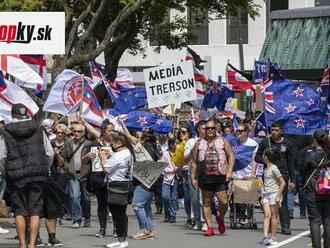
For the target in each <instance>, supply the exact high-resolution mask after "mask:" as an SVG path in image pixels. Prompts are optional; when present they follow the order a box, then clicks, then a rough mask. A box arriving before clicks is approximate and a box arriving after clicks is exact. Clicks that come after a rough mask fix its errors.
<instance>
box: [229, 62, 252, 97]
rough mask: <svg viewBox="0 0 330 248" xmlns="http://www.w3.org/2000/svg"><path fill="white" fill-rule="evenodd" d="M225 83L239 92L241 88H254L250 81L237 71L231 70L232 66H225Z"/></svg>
mask: <svg viewBox="0 0 330 248" xmlns="http://www.w3.org/2000/svg"><path fill="white" fill-rule="evenodd" d="M226 74H227V83H228V84H229V85H231V86H232V89H233V91H234V92H235V93H240V92H242V91H243V90H248V89H251V90H254V89H253V87H252V84H251V82H250V81H249V80H248V79H246V78H245V77H243V76H242V75H241V74H240V73H239V72H237V71H235V70H233V69H232V68H230V67H228V66H227V68H226Z"/></svg>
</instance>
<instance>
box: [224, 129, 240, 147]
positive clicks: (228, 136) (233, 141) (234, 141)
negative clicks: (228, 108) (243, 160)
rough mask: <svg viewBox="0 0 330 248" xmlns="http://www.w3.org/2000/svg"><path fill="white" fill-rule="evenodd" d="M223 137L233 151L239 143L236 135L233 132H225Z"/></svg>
mask: <svg viewBox="0 0 330 248" xmlns="http://www.w3.org/2000/svg"><path fill="white" fill-rule="evenodd" d="M224 138H225V139H226V140H227V141H228V142H229V144H230V146H231V149H232V150H233V152H236V151H237V147H238V145H239V142H238V138H237V135H236V134H235V133H231V134H225V135H224Z"/></svg>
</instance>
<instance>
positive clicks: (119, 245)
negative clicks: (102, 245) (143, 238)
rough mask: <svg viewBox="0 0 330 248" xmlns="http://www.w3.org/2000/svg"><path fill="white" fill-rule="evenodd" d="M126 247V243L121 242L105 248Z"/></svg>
mask: <svg viewBox="0 0 330 248" xmlns="http://www.w3.org/2000/svg"><path fill="white" fill-rule="evenodd" d="M127 246H128V242H127V241H126V240H125V241H123V242H118V241H117V242H114V243H110V244H107V245H106V247H108V248H126V247H127Z"/></svg>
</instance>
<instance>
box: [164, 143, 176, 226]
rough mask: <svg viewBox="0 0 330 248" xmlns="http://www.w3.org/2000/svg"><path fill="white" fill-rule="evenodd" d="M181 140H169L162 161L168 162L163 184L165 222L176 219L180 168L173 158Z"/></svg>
mask: <svg viewBox="0 0 330 248" xmlns="http://www.w3.org/2000/svg"><path fill="white" fill-rule="evenodd" d="M178 144H179V141H178V140H177V139H175V138H172V139H169V140H168V147H169V150H168V151H166V152H165V153H164V154H163V157H162V158H161V160H160V161H162V162H166V163H167V166H166V167H165V169H164V171H163V186H162V198H163V201H164V213H165V217H164V222H169V221H170V220H172V219H176V211H177V208H176V207H177V202H178V191H177V187H178V181H177V178H176V172H177V170H178V169H179V168H178V167H176V166H175V164H174V163H173V161H172V160H171V158H172V156H173V154H174V152H175V149H176V147H177V146H178Z"/></svg>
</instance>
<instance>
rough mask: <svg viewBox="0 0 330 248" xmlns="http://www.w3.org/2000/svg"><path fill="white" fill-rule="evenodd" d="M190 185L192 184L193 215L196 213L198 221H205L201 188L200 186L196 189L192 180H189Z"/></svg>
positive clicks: (195, 216) (195, 217)
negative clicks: (202, 212)
mask: <svg viewBox="0 0 330 248" xmlns="http://www.w3.org/2000/svg"><path fill="white" fill-rule="evenodd" d="M189 186H190V196H191V206H192V209H193V210H192V212H193V215H194V219H195V220H196V222H199V223H200V222H201V221H203V220H202V219H203V217H202V214H201V211H202V207H203V204H202V203H201V200H202V197H201V194H200V190H199V188H197V189H195V188H194V187H193V186H192V185H191V183H190V181H189Z"/></svg>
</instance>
